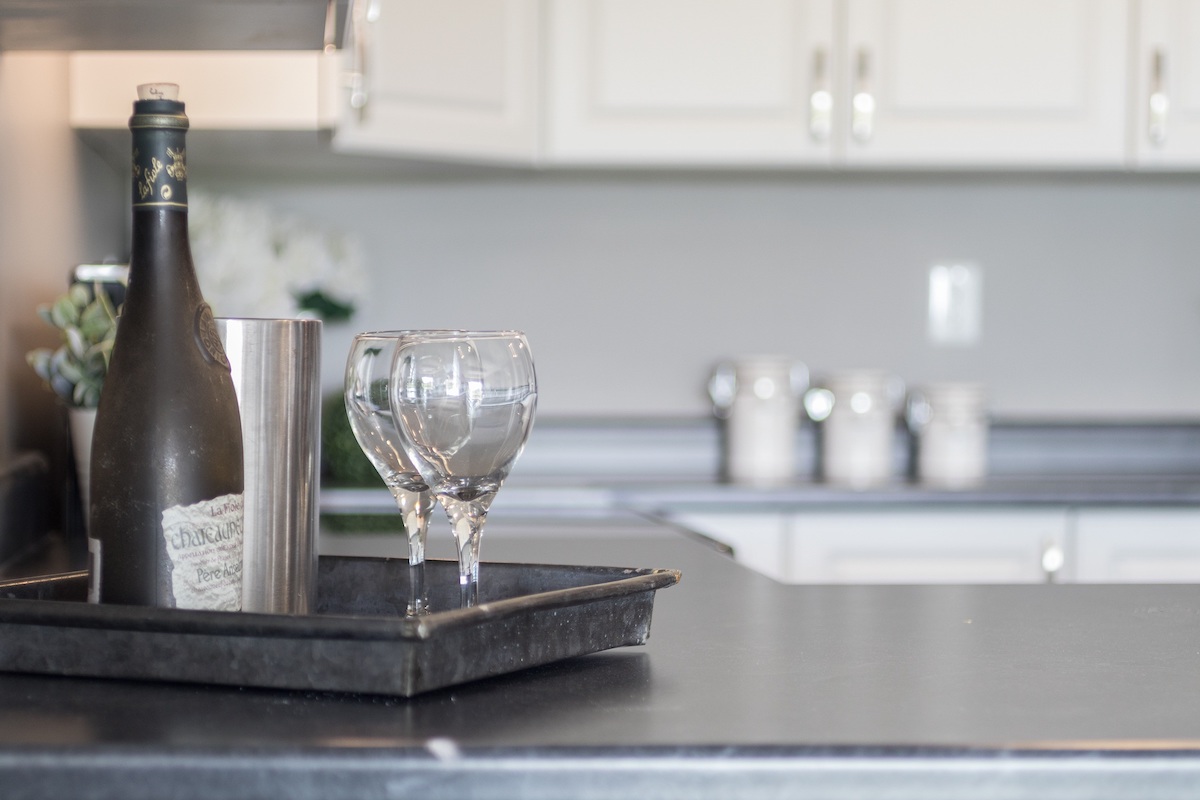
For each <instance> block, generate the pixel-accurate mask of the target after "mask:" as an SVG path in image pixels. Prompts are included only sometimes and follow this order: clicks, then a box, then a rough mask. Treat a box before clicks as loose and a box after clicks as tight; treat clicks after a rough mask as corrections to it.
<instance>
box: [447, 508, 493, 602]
mask: <svg viewBox="0 0 1200 800" xmlns="http://www.w3.org/2000/svg"><path fill="white" fill-rule="evenodd" d="M441 501H442V505H443V506H444V507H445V509H446V515H447V516H448V517H449V518H450V527H451V528H452V529H453V530H454V541H455V542H456V543H457V544H458V586H459V590H460V591H461V593H462V605H463V607H464V608H466V607H469V606H474V605H477V604H478V603H479V541H480V539H481V537H482V536H483V523H484V522H485V521H486V520H487V506H488V504H489V503H490V498H488V502H480V501H469V500H454V499H450V498H445V497H443V498H441Z"/></svg>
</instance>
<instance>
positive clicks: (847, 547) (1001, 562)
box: [787, 509, 1067, 583]
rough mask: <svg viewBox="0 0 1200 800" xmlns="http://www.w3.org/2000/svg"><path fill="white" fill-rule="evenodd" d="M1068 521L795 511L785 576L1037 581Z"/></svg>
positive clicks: (1053, 516) (1053, 514) (1052, 564)
mask: <svg viewBox="0 0 1200 800" xmlns="http://www.w3.org/2000/svg"><path fill="white" fill-rule="evenodd" d="M1066 519H1067V517H1066V512H1065V511H1059V510H1049V511H1046V510H1025V509H1013V510H1009V509H987V510H945V511H942V510H881V511H813V512H804V513H799V514H795V515H793V516H792V517H791V519H790V526H791V527H790V531H789V535H788V542H789V544H790V548H789V553H788V572H787V574H788V580H789V581H790V582H792V583H1041V582H1044V581H1047V580H1049V579H1050V577H1051V575H1052V574H1053V572H1054V571H1056V570H1057V569H1058V566H1059V565H1060V564H1061V562H1062V557H1061V555H1062V552H1063V546H1064V536H1065V532H1066ZM1048 568H1049V569H1048Z"/></svg>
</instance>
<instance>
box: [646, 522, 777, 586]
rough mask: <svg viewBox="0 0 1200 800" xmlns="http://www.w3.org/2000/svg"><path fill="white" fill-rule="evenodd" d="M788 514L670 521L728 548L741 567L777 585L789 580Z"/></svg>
mask: <svg viewBox="0 0 1200 800" xmlns="http://www.w3.org/2000/svg"><path fill="white" fill-rule="evenodd" d="M789 516H790V515H787V514H759V513H753V512H752V513H736V512H729V513H708V512H698V513H691V514H688V513H681V514H671V515H669V519H670V520H671V521H672V522H674V523H676V524H677V525H681V526H683V527H684V528H688V529H689V530H692V531H695V532H696V533H701V534H704V535H705V536H707V537H709V538H710V539H713V540H714V541H717V542H720V543H721V544H724V545H728V546H729V547H730V548H731V549H732V550H733V557H734V559H735V560H737V562H738V563H739V564H744V565H745V566H747V567H749V568H750V569H752V570H754V571H756V572H761V573H762V574H763V575H766V576H767V577H769V578H774V579H775V580H777V581H786V580H788V573H787V570H788V559H787V552H788V543H787V533H788V519H789Z"/></svg>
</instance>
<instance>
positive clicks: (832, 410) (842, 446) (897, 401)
mask: <svg viewBox="0 0 1200 800" xmlns="http://www.w3.org/2000/svg"><path fill="white" fill-rule="evenodd" d="M903 400H904V385H903V383H902V382H901V381H900V379H899V378H897V377H896V376H894V375H892V374H891V373H888V372H885V371H883V370H855V371H850V372H841V373H837V374H834V375H831V376H830V377H828V378H827V379H826V380H824V381H823V382H822V385H820V386H818V387H815V388H813V389H811V390H809V392H808V393H806V394H805V397H804V406H805V409H806V410H807V411H808V415H809V417H810V418H811V419H812V420H813V421H814V422H817V423H819V424H820V431H819V442H820V477H821V478H822V479H824V480H825V481H826V482H828V483H832V484H838V485H844V486H850V487H852V488H855V489H862V488H868V487H872V486H878V485H880V484H884V483H887V482H889V481H890V480H891V479H892V475H893V473H894V471H895V470H894V469H893V465H894V461H895V459H894V457H893V450H894V444H895V440H896V435H895V433H896V421H897V415H898V412H899V410H900V407H901V405H902V403H903Z"/></svg>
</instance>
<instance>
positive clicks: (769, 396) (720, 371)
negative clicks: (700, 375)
mask: <svg viewBox="0 0 1200 800" xmlns="http://www.w3.org/2000/svg"><path fill="white" fill-rule="evenodd" d="M807 387H808V368H807V367H806V366H805V365H804V364H803V363H802V362H799V361H796V360H795V359H793V358H790V357H788V356H775V355H762V356H748V357H744V358H739V359H736V360H734V361H727V362H722V363H720V364H718V365H717V366H716V368H715V369H714V370H713V373H712V376H711V378H710V380H709V384H708V390H709V396H710V397H711V398H712V401H713V410H714V413H715V414H716V416H717V418H718V419H720V420H721V421H722V423H723V443H722V444H723V460H724V463H723V468H722V471H723V473H724V477H725V479H726V480H729V481H731V482H733V483H742V484H749V485H756V486H770V485H779V484H784V483H788V482H789V481H791V480H793V479H794V478H795V476H796V426H797V425H798V424H799V418H800V399H801V397H802V396H803V394H804V390H805V389H806V388H807Z"/></svg>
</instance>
